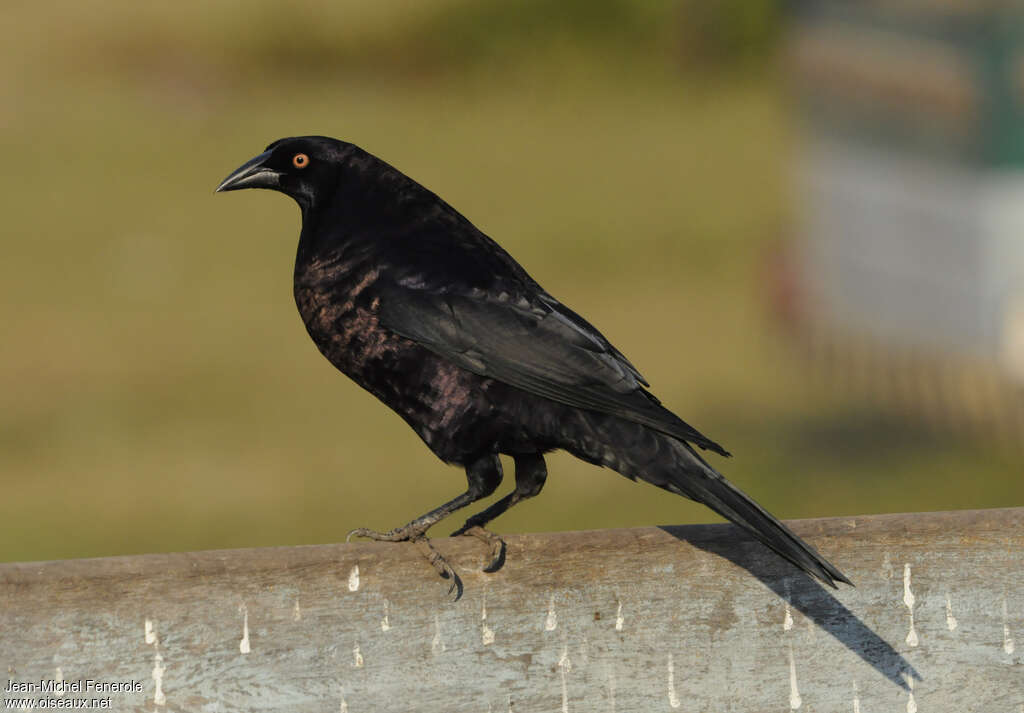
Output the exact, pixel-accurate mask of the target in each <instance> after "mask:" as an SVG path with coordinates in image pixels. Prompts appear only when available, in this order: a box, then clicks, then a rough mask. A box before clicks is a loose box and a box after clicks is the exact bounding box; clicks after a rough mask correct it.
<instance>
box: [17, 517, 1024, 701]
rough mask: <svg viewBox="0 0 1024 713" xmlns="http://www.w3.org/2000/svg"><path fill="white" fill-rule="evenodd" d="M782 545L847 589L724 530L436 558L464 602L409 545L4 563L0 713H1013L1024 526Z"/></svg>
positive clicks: (1018, 676)
mask: <svg viewBox="0 0 1024 713" xmlns="http://www.w3.org/2000/svg"><path fill="white" fill-rule="evenodd" d="M790 525H791V526H792V528H793V529H794V530H795V531H796V532H797V533H798V534H800V535H801V536H802V537H805V538H806V539H807V540H808V541H810V542H811V543H813V544H814V545H815V546H816V547H817V548H818V549H819V550H820V551H821V552H822V554H824V555H825V556H826V557H827V558H829V559H830V560H831V561H832V562H834V563H835V564H836V565H837V566H838V567H839V568H840V569H841V570H842V571H843V572H844V573H845V574H846V575H848V576H849V577H850V578H851V579H852V580H853V581H854V582H855V583H856V585H857V586H856V588H850V587H845V586H844V587H842V588H841V589H839V590H838V591H832V590H829V589H827V588H824V587H822V586H821V585H820V584H818V583H817V582H815V581H813V580H811V579H809V578H808V577H806V576H805V575H803V574H802V573H800V572H798V571H796V570H795V569H793V568H792V567H791V566H790V565H788V564H787V563H785V562H783V561H782V560H780V559H779V558H778V557H776V556H775V555H774V554H772V553H771V552H769V551H767V550H765V549H764V548H763V547H762V546H761V545H759V544H757V543H756V542H754V541H752V540H751V539H750V538H748V537H747V536H746V535H745V534H743V533H742V531H740V530H738V529H736V528H734V527H732V526H730V525H725V524H721V525H698V526H686V527H665V528H642V529H628V530H606V531H596V532H568V533H557V534H540V535H523V536H512V537H508V538H507V539H508V552H507V562H506V564H505V567H504V568H503V569H502V570H501V571H500V572H498V573H496V574H484V573H482V572H480V571H479V570H480V568H481V567H482V566H483V564H484V560H485V558H486V554H487V553H486V551H485V549H486V548H485V547H484V546H483V545H482V544H481V543H480V542H479V541H477V540H473V539H470V538H458V539H455V540H446V539H438V540H434V545H435V546H436V547H437V548H438V550H440V551H441V552H443V553H444V554H445V556H446V557H447V558H448V559H449V561H451V562H452V563H453V564H454V565H455V566H456V567H457V569H458V570H459V571H460V573H461V575H462V579H463V582H464V584H465V594H464V596H463V597H462V599H461V600H460V601H458V602H453V601H452V600H451V598H450V597H449V596H448V595H447V585H445V584H444V583H443V582H442V581H441V580H440V579H439V578H437V576H436V574H435V573H434V571H433V570H432V569H431V568H430V567H429V565H428V564H426V562H425V561H424V559H423V557H422V554H421V553H420V551H419V550H418V549H417V548H416V547H415V546H412V545H407V544H387V543H358V544H348V545H323V546H307V547H281V548H272V549H254V550H225V551H214V552H192V553H184V554H167V555H145V556H130V557H112V558H104V559H90V560H69V561H60V562H40V563H12V564H4V565H0V603H2V609H0V665H2V666H3V667H4V669H5V670H6V671H7V674H8V679H9V681H10V683H8V685H7V688H8V689H11V688H13V689H14V690H11V691H5V692H3V693H2V694H0V699H2V700H0V709H2V707H3V706H4V705H8V706H10V705H11V703H10V701H12V700H20V699H25V700H30V701H37V702H38V701H39V700H40V699H43V700H53V699H60V700H63V701H66V703H65V704H64V705H69V706H70V705H72V704H73V702H74V700H75V699H95V701H98V702H100V704H103V703H102V702H103V701H104V700H105V701H106V705H108V706H109V709H110V710H128V711H157V712H158V713H163V712H164V711H167V712H170V711H197V712H206V711H208V712H211V713H212V712H228V711H246V712H248V711H301V712H318V711H325V712H327V711H329V712H331V713H339V711H341V712H344V711H348V712H350V713H359V712H365V711H444V712H449V711H450V712H453V713H454V712H460V711H473V712H474V713H486V712H487V711H490V712H491V713H507V712H508V711H513V712H514V713H531V712H533V711H556V712H557V711H563V712H564V711H587V712H590V711H620V712H627V711H642V712H646V711H672V710H680V711H700V712H702V713H711V712H713V711H723V710H730V711H785V710H799V709H803V710H808V711H854V712H856V711H864V713H869V712H875V711H892V712H899V713H903V711H907V712H908V713H914V711H920V712H921V713H930V712H931V711H986V712H989V711H991V712H992V713H995V712H996V711H1001V712H1003V713H1022V712H1024V508H1013V509H1003V510H985V511H964V512H950V513H916V514H907V515H876V516H867V517H844V518H830V519H821V520H803V521H795V522H791V523H790ZM89 681H92V682H93V684H92V685H91V686H90V685H89V683H88V682H89ZM97 683H98V684H100V690H97V686H96V684H97ZM76 686H77V687H80V688H81V689H82V690H79V691H76V690H74V688H75V687H76ZM110 688H115V689H125V690H109V689H110ZM47 689H49V690H47ZM51 705H52V704H51Z"/></svg>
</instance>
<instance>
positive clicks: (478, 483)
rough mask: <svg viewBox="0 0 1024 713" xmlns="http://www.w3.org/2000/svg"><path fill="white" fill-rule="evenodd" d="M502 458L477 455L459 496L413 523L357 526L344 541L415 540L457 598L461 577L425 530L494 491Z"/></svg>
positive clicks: (517, 470) (467, 469) (460, 592)
mask: <svg viewBox="0 0 1024 713" xmlns="http://www.w3.org/2000/svg"><path fill="white" fill-rule="evenodd" d="M501 475H502V473H501V461H500V460H499V459H498V456H497V455H488V456H484V457H483V458H479V459H477V460H475V461H473V462H472V463H470V464H469V465H468V466H466V480H467V481H468V482H469V487H468V488H467V489H466V492H464V493H463V494H462V495H459V496H458V497H456V498H452V499H451V500H449V501H448V502H446V503H445V504H444V505H441V506H440V507H437V508H434V509H433V510H431V511H430V512H428V513H426V514H424V515H420V516H419V517H418V518H416V519H415V520H413V521H412V522H410V523H408V524H406V525H403V526H402V527H396V528H395V529H394V530H388V531H387V532H377V531H376V530H370V529H368V528H365V527H359V528H356V529H355V530H352V531H351V532H349V533H348V536H347V537H346V538H345V540H346V541H348V540H350V539H351V538H353V537H367V538H369V539H371V540H378V541H383V542H406V541H410V542H416V543H417V544H419V545H421V546H422V547H424V548H425V552H424V554H425V556H426V557H427V560H428V561H429V562H430V564H432V565H433V566H434V569H436V570H437V572H438V574H440V575H441V577H443V578H444V579H451V580H452V587H451V589H449V590H448V592H449V594H450V593H451V592H452V591H455V590H456V589H457V590H458V592H457V594H456V595H455V599H456V601H458V599H459V597H461V596H462V580H460V579H459V576H458V575H457V574H456V573H455V570H454V569H452V567H451V565H449V564H448V562H447V561H445V559H444V557H442V556H441V553H440V552H438V551H437V550H435V549H434V548H433V546H432V545H431V544H430V542H429V540H427V538H426V536H425V533H426V531H427V530H428V529H430V527H431V526H433V525H435V524H437V523H438V522H439V521H441V520H443V519H444V518H446V517H448V516H449V515H451V514H452V513H453V512H455V511H456V510H460V509H462V508H464V507H466V506H467V505H471V504H472V503H475V502H476V501H477V500H480V499H481V498H486V497H487V496H488V495H490V494H491V493H493V492H494V491H495V490H496V489H497V487H498V486H499V485H500V484H501ZM518 478H519V468H518V463H517V466H516V480H517V481H518Z"/></svg>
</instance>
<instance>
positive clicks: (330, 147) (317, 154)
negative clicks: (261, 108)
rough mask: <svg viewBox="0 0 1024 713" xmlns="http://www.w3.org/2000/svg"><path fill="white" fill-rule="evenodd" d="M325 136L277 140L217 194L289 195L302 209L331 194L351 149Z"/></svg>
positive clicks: (226, 183) (246, 164) (240, 169)
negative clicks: (252, 190) (263, 192)
mask: <svg viewBox="0 0 1024 713" xmlns="http://www.w3.org/2000/svg"><path fill="white" fill-rule="evenodd" d="M352 148H353V147H352V145H351V144H347V143H345V142H343V141H338V140H337V139H332V138H329V137H326V136H296V137H293V138H288V139H278V140H277V141H275V142H274V143H272V144H270V146H268V147H267V148H266V150H264V152H263V153H261V154H260V155H259V156H256V157H255V158H252V159H250V160H248V161H246V162H245V163H244V164H242V165H241V166H239V167H238V168H237V169H235V170H234V171H232V172H231V174H230V175H229V176H228V177H227V178H225V179H224V180H223V181H221V184H220V185H219V186H217V192H218V193H219V192H221V191H237V190H239V189H242V188H269V189H270V190H274V191H280V192H281V193H284V194H285V195H287V196H291V197H292V198H294V199H295V201H296V202H297V203H298V204H299V205H300V206H301V207H302V208H303V210H305V209H308V208H310V207H312V206H314V205H316V204H317V203H318V202H319V200H320V199H321V198H322V197H323V196H324V195H326V194H327V193H328V192H333V191H334V189H335V186H336V184H337V181H338V176H339V174H340V172H341V167H342V165H343V162H344V160H345V158H346V155H347V153H348V151H349V150H350V149H352Z"/></svg>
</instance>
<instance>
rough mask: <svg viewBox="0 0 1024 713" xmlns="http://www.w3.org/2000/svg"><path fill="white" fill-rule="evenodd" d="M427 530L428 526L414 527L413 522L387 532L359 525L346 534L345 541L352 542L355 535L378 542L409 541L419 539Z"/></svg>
mask: <svg viewBox="0 0 1024 713" xmlns="http://www.w3.org/2000/svg"><path fill="white" fill-rule="evenodd" d="M426 531H427V528H425V527H422V528H420V527H414V526H413V523H411V522H410V523H409V524H408V525H403V526H402V527H396V528H395V529H394V530H388V531H387V532H377V531H376V530H371V529H370V528H368V527H357V528H356V529H354V530H351V531H349V533H348V534H347V535H345V542H350V541H351V540H352V538H353V537H365V538H367V539H370V540H376V541H377V542H407V541H413V540H418V539H419V538H421V537H423V533H425V532H426Z"/></svg>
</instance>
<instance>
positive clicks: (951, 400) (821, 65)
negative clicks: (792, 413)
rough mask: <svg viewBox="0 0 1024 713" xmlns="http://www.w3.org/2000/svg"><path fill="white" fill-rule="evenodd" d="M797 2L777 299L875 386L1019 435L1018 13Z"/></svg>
mask: <svg viewBox="0 0 1024 713" xmlns="http://www.w3.org/2000/svg"><path fill="white" fill-rule="evenodd" d="M797 7H798V8H799V11H798V12H797V13H796V16H795V18H794V21H793V23H792V31H791V33H790V41H789V59H790V67H791V69H792V76H793V78H794V83H795V85H796V94H797V96H798V98H799V105H798V106H799V112H798V113H799V115H800V117H801V119H802V122H801V131H800V141H799V142H798V147H797V155H798V163H797V173H798V178H799V183H798V190H799V193H800V196H801V200H800V201H799V203H798V204H797V205H798V214H797V222H798V226H799V231H800V232H801V233H802V235H801V237H802V240H801V241H800V243H799V253H798V257H799V260H798V261H797V262H798V266H791V267H793V268H795V273H794V274H797V275H799V277H798V278H797V279H796V281H797V282H798V283H799V285H800V288H801V289H800V290H798V291H799V293H800V297H799V298H794V299H795V301H797V302H799V303H800V304H799V305H788V306H787V310H786V311H785V316H786V317H787V318H789V319H790V320H791V321H792V320H794V319H803V320H804V323H803V324H801V325H800V329H803V330H805V331H807V332H808V333H809V334H810V335H811V337H812V346H813V348H814V349H815V350H816V352H817V356H822V355H824V356H825V357H826V359H827V361H828V362H830V367H832V368H833V369H834V368H835V367H838V371H839V372H844V371H845V372H846V373H847V374H849V373H850V372H854V373H857V374H859V376H860V379H859V381H860V382H861V383H858V384H855V385H854V386H855V388H860V389H867V390H869V391H870V392H872V393H874V394H875V395H876V397H877V398H878V399H879V400H880V401H881V402H882V403H884V404H886V405H889V406H899V407H902V408H909V409H911V410H912V411H913V412H915V413H917V415H918V416H919V417H924V418H926V419H931V420H933V421H938V422H941V423H944V424H945V425H946V426H947V427H950V428H952V429H955V430H963V429H965V428H966V429H970V430H977V431H982V432H987V433H988V434H989V435H995V436H997V437H999V438H1001V439H1003V440H1005V441H1006V442H1008V443H1014V444H1019V443H1020V442H1021V440H1022V438H1024V14H1021V12H1020V10H1019V9H1015V8H1014V7H1013V6H1011V5H1004V4H1000V3H975V4H956V3H953V4H949V3H937V2H936V3H927V2H926V3H914V4H911V5H908V6H905V7H901V6H899V4H898V3H872V4H861V3H849V2H815V3H802V4H800V5H798V6H797ZM797 313H799V315H798V314H797ZM838 376H839V378H842V374H841V373H840V374H839V375H838Z"/></svg>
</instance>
